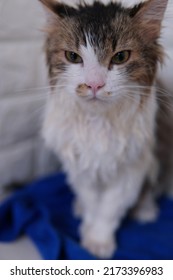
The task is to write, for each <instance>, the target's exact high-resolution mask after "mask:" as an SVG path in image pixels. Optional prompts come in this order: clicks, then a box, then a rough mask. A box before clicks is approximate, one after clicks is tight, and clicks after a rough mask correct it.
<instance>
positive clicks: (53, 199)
mask: <svg viewBox="0 0 173 280" xmlns="http://www.w3.org/2000/svg"><path fill="white" fill-rule="evenodd" d="M72 200H73V194H72V193H71V191H70V189H69V187H68V185H67V183H66V178H65V175H64V174H58V175H53V176H50V177H48V178H45V179H43V180H40V181H37V182H35V183H33V184H31V185H29V186H27V187H26V188H24V189H23V190H21V191H18V192H17V193H15V194H14V195H13V196H12V197H10V198H9V199H8V200H7V201H5V202H4V203H3V204H2V205H1V206H0V241H3V242H8V241H13V240H15V239H16V238H18V237H19V236H21V235H22V234H26V235H28V236H29V237H30V238H31V239H32V241H33V242H34V243H35V245H36V247H37V248H38V250H39V251H40V253H41V254H42V257H43V258H44V259H49V260H53V259H68V260H76V259H81V260H87V259H95V257H94V256H92V255H91V254H89V253H88V252H87V251H86V250H84V249H83V248H82V247H81V246H80V242H79V233H78V228H79V224H80V220H77V219H76V218H75V217H74V216H73V214H72ZM159 206H160V216H159V218H158V220H157V221H156V222H155V223H148V224H145V225H144V224H143V225H142V224H140V223H137V222H135V221H133V220H131V219H129V218H126V219H125V220H124V221H123V223H122V226H121V228H120V229H119V231H118V233H117V239H118V250H117V251H116V252H115V254H114V256H113V259H121V260H123V259H140V260H142V259H171V260H172V259H173V201H172V200H170V199H168V198H162V199H160V201H159Z"/></svg>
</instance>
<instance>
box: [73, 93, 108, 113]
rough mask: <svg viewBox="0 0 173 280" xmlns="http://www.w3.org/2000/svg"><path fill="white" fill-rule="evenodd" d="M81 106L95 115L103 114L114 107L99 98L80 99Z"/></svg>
mask: <svg viewBox="0 0 173 280" xmlns="http://www.w3.org/2000/svg"><path fill="white" fill-rule="evenodd" d="M78 102H79V104H80V106H81V107H82V108H83V109H84V110H87V111H90V112H93V113H96V114H97V113H103V112H105V111H107V110H108V109H109V108H110V107H112V105H113V104H112V103H111V102H108V100H104V99H100V98H98V97H91V98H88V99H84V98H80V99H78Z"/></svg>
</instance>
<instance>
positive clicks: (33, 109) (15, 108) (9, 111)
mask: <svg viewBox="0 0 173 280" xmlns="http://www.w3.org/2000/svg"><path fill="white" fill-rule="evenodd" d="M44 19H45V14H44V11H43V9H42V7H41V5H40V3H39V2H38V1H37V0H12V1H10V0H9V1H7V0H0V189H1V188H2V186H4V185H6V184H9V183H10V182H13V181H27V180H30V179H33V178H35V177H38V176H42V175H44V174H47V173H49V172H52V171H53V170H55V169H56V167H57V162H56V160H55V159H54V157H53V156H52V155H51V154H50V153H49V152H48V151H47V150H46V148H45V147H44V145H43V143H42V140H41V139H40V137H39V131H40V126H41V114H42V112H43V108H44V104H45V100H46V98H45V97H46V90H42V91H41V90H37V89H35V88H38V87H45V86H47V85H48V82H47V71H46V66H45V61H44V53H43V41H44V34H42V32H41V31H40V29H41V28H42V27H43V24H44ZM32 89H33V90H32Z"/></svg>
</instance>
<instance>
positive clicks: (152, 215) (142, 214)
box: [132, 204, 159, 223]
mask: <svg viewBox="0 0 173 280" xmlns="http://www.w3.org/2000/svg"><path fill="white" fill-rule="evenodd" d="M158 216H159V209H158V207H157V206H156V205H155V204H153V205H152V207H151V205H150V207H148V208H147V207H138V208H136V209H135V210H134V211H133V212H132V218H133V219H135V220H137V221H139V222H141V223H148V222H155V221H156V220H157V218H158Z"/></svg>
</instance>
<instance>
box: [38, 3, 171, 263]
mask: <svg viewBox="0 0 173 280" xmlns="http://www.w3.org/2000/svg"><path fill="white" fill-rule="evenodd" d="M41 2H43V3H44V4H45V5H46V7H47V8H48V10H49V12H48V13H49V24H48V28H47V32H48V34H47V42H46V55H47V64H48V68H49V76H50V83H51V85H52V86H53V87H52V93H51V95H50V98H49V101H48V104H47V109H46V112H45V119H44V124H43V130H42V131H43V132H42V134H43V136H44V139H45V141H46V143H47V145H48V146H49V147H50V148H51V149H53V150H54V152H55V153H56V154H57V155H58V156H59V158H60V159H61V161H62V163H63V166H64V170H65V171H66V172H67V174H68V180H69V182H70V185H71V186H72V188H73V190H74V192H75V194H76V200H77V202H76V205H77V206H76V207H77V212H78V214H79V215H80V216H81V217H82V224H81V228H80V233H81V243H82V244H83V246H84V247H85V248H87V249H88V250H89V251H90V252H91V253H93V254H95V255H97V256H99V257H101V258H109V257H111V255H112V254H113V252H114V250H115V248H116V246H117V245H116V240H115V238H114V232H115V231H116V230H117V229H118V227H119V225H120V223H121V220H122V218H123V217H124V216H125V215H126V213H127V210H129V209H130V208H132V207H133V206H134V205H135V203H136V202H137V200H138V198H139V196H140V193H141V191H142V187H143V183H144V182H145V180H146V178H147V179H148V180H149V181H150V182H154V181H155V180H156V177H157V160H156V158H155V151H154V147H155V128H156V127H155V125H156V121H155V120H156V113H157V101H156V89H155V78H156V72H157V66H158V62H161V61H162V58H163V53H162V48H161V46H160V44H159V43H158V38H159V36H160V29H161V22H162V19H163V15H164V11H165V8H166V4H167V1H166V0H164V1H163V0H162V1H161V0H160V1H159V0H157V1H156V0H149V1H148V2H147V3H141V4H139V5H136V6H134V7H132V8H125V7H124V6H122V5H121V4H120V3H119V2H116V1H86V2H77V1H75V3H73V4H72V5H71V4H69V2H68V1H53V0H51V1H50V0H41ZM151 15H152V16H151ZM153 15H155V16H153ZM123 50H130V51H131V53H130V58H129V60H128V61H127V62H126V63H123V64H122V65H113V64H112V63H111V61H112V60H111V59H112V57H113V56H114V54H115V53H117V52H120V51H123ZM65 51H72V52H75V53H77V54H78V55H80V57H82V59H83V62H82V63H80V64H79V63H78V64H72V63H70V62H69V61H67V59H66V57H65ZM93 87H94V88H97V93H96V95H93V91H92V89H93ZM145 200H146V203H147V206H148V207H144V204H145ZM139 209H140V211H136V213H135V215H136V216H138V217H140V218H141V220H144V221H146V220H151V219H154V218H155V217H156V215H157V207H156V205H155V203H154V202H153V200H152V196H151V189H149V190H148V191H147V195H144V198H143V204H142V208H140V206H139ZM141 209H142V210H141ZM148 209H150V211H148ZM138 213H139V215H138Z"/></svg>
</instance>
